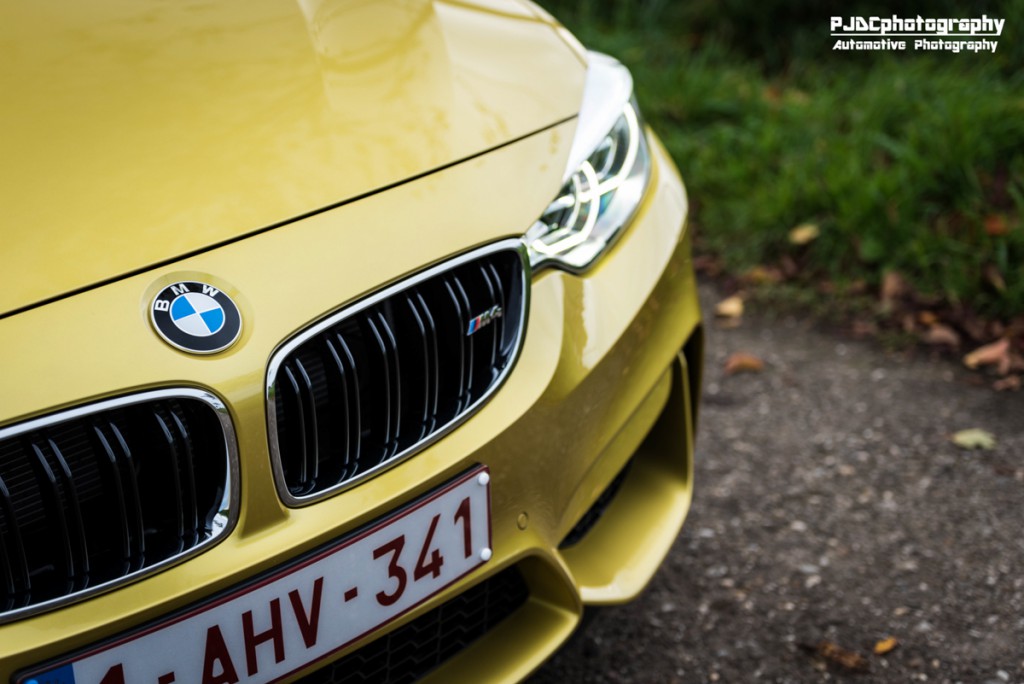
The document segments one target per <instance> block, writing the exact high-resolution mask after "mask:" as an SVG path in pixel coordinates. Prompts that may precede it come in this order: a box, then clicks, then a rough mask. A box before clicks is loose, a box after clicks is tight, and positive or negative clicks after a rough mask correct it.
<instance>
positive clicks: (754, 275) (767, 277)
mask: <svg viewBox="0 0 1024 684" xmlns="http://www.w3.org/2000/svg"><path fill="white" fill-rule="evenodd" d="M743 280H744V282H748V283H751V284H753V285H765V284H768V283H778V282H781V281H782V273H780V272H779V269H777V268H766V267H764V266H754V267H753V268H751V269H750V270H749V271H747V272H746V273H744V274H743Z"/></svg>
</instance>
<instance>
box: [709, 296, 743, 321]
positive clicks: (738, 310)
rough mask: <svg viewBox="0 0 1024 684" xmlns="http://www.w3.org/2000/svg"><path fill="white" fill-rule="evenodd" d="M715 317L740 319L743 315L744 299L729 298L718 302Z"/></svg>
mask: <svg viewBox="0 0 1024 684" xmlns="http://www.w3.org/2000/svg"><path fill="white" fill-rule="evenodd" d="M715 315H716V316H718V317H720V318H739V317H740V316H742V315H743V298H742V297H740V296H739V295H733V296H732V297H727V298H726V299H723V300H722V301H720V302H718V306H716V307H715Z"/></svg>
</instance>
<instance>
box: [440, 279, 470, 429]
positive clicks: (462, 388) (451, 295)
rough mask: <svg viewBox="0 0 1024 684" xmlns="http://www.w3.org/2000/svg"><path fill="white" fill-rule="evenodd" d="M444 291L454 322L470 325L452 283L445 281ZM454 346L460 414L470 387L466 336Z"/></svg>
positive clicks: (457, 406)
mask: <svg viewBox="0 0 1024 684" xmlns="http://www.w3.org/2000/svg"><path fill="white" fill-rule="evenodd" d="M444 289H445V291H446V292H447V293H448V303H449V305H450V306H451V307H452V309H453V311H454V320H456V321H460V322H461V321H467V325H468V321H469V315H468V314H467V313H466V312H465V311H463V310H462V302H461V300H460V299H459V296H458V295H457V294H456V293H455V289H454V288H453V287H452V284H451V282H450V281H448V280H445V282H444ZM453 346H455V350H456V351H457V353H458V356H457V357H456V359H457V360H456V361H455V365H456V373H457V375H456V377H458V385H457V387H458V389H457V391H456V404H455V412H456V413H459V412H461V411H462V408H463V402H464V401H465V398H466V390H467V386H468V383H467V382H466V375H467V374H468V373H469V364H468V363H467V359H466V353H467V349H466V346H467V345H466V336H465V335H459V337H458V340H457V344H456V345H453Z"/></svg>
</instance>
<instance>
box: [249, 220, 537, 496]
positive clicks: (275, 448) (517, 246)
mask: <svg viewBox="0 0 1024 684" xmlns="http://www.w3.org/2000/svg"><path fill="white" fill-rule="evenodd" d="M504 251H511V252H515V253H516V254H517V255H518V256H519V262H520V263H521V264H522V271H521V273H522V292H523V296H522V301H521V302H520V311H519V320H520V321H521V324H520V326H519V331H518V336H517V337H516V340H515V345H514V348H513V351H512V354H511V356H510V357H509V361H508V364H507V365H506V366H505V369H504V370H503V371H502V372H501V375H499V376H498V377H497V379H496V380H495V381H494V384H493V385H492V386H491V387H490V389H488V391H487V392H486V393H485V394H484V395H482V396H481V397H480V398H479V399H477V400H476V401H475V402H473V403H472V404H471V405H469V406H468V407H466V408H465V409H464V410H463V411H462V413H460V414H459V415H458V416H456V417H455V418H453V419H452V420H450V421H449V422H448V423H446V424H445V425H442V426H441V427H439V428H438V429H437V430H435V431H434V432H433V433H432V434H430V435H428V436H427V437H426V438H424V439H423V440H422V441H420V442H419V443H417V444H415V445H413V446H411V447H409V448H408V449H406V450H405V451H402V452H399V453H397V454H395V455H394V456H392V457H391V458H390V459H388V460H387V461H385V462H384V463H381V464H380V465H377V466H375V467H373V468H371V469H369V470H367V471H365V472H363V473H360V474H359V475H357V476H356V477H353V478H351V479H349V480H345V481H344V482H340V483H338V484H336V485H334V486H332V487H328V488H327V489H324V490H321V491H319V492H316V493H314V494H309V495H306V496H294V495H292V493H291V492H289V491H288V484H287V483H286V482H285V479H284V467H283V466H282V465H281V452H280V446H279V443H278V439H277V410H276V405H275V398H276V393H275V390H276V387H277V385H276V381H277V373H278V371H279V370H280V368H281V365H282V363H283V362H284V359H285V358H287V356H288V355H289V354H291V353H292V352H293V351H295V350H296V349H297V348H298V347H300V346H302V345H303V344H304V343H305V342H307V341H308V340H309V339H310V338H312V337H315V336H316V335H318V334H320V333H321V332H323V331H324V330H327V329H328V328H330V327H332V326H334V325H336V324H338V323H340V322H341V321H343V320H345V319H346V318H348V317H349V316H351V315H353V314H356V313H359V312H360V311H362V310H364V309H367V308H369V307H371V306H373V305H375V304H377V303H378V302H380V301H382V300H384V299H387V298H388V297H391V296H392V295H395V294H397V293H399V292H401V291H403V290H405V289H407V288H409V287H413V286H415V285H417V284H419V283H421V282H423V281H424V280H428V279H429V278H432V277H434V276H436V275H439V274H442V273H445V272H447V271H450V270H451V269H453V268H456V267H458V266H461V265H462V264H465V263H468V262H471V261H474V260H476V259H479V258H480V257H483V256H487V255H490V254H495V253H497V252H504ZM531 279H532V272H531V268H530V257H529V254H528V252H527V248H526V245H525V244H524V243H523V241H522V240H521V239H520V238H508V239H506V240H502V241H500V242H494V243H491V244H489V245H486V246H484V247H481V248H478V249H475V250H473V251H471V252H466V253H465V254H461V255H459V256H457V257H454V258H452V259H448V260H447V261H443V262H441V263H439V264H436V265H435V266H432V267H430V268H428V269H426V270H424V271H420V272H419V273H416V274H414V275H412V276H409V277H407V278H403V279H402V280H399V281H398V282H396V283H394V284H392V285H390V286H388V287H386V288H384V289H383V290H379V291H377V292H374V293H373V294H371V295H369V296H367V297H365V298H363V299H360V300H359V301H356V302H354V303H352V304H349V305H346V306H344V307H343V308H342V309H340V310H339V311H337V312H336V313H333V314H330V315H328V316H327V317H326V318H323V319H321V320H319V321H317V322H316V323H314V324H313V325H311V326H310V327H308V328H305V329H303V330H302V331H301V332H299V333H297V334H296V335H294V336H293V337H292V338H290V339H289V340H288V341H286V342H285V343H283V344H282V345H281V346H280V347H278V348H277V350H275V351H274V353H273V354H271V356H270V362H269V364H268V366H267V384H266V407H267V435H268V438H269V442H270V464H271V468H272V469H273V471H274V485H275V486H276V487H277V494H278V496H279V497H280V498H281V501H282V503H284V504H285V505H286V506H289V507H291V508H297V507H300V506H308V505H309V504H312V503H315V502H317V501H320V500H322V499H325V498H327V497H329V496H334V495H335V494H338V493H340V492H343V491H345V490H347V489H351V488H352V487H355V486H356V485H358V484H360V483H362V482H365V481H366V480H368V479H370V478H372V477H376V476H377V475H380V474H381V473H382V472H384V471H385V470H389V469H391V468H393V467H394V466H396V465H398V464H399V463H401V462H403V461H405V460H406V459H407V458H409V457H410V456H412V455H414V454H416V453H419V452H420V451H422V450H423V449H425V448H427V447H428V446H430V445H431V444H433V443H435V442H437V441H438V440H439V439H441V438H442V437H444V436H445V435H447V434H448V433H449V432H451V431H452V430H454V429H455V428H457V427H458V426H459V425H461V424H462V423H463V422H465V421H466V420H467V419H468V418H469V417H470V416H471V415H473V414H474V413H476V411H477V410H478V409H479V408H480V407H481V406H482V405H483V404H484V402H486V401H487V400H489V399H490V398H491V396H493V395H494V393H495V392H496V391H497V390H498V388H500V387H501V386H502V385H503V384H504V383H505V379H506V378H507V377H508V375H509V373H510V372H511V371H512V368H514V367H515V365H516V362H517V361H518V360H519V354H520V352H521V351H522V348H523V339H524V338H525V336H526V323H527V313H528V312H529V310H530V281H531Z"/></svg>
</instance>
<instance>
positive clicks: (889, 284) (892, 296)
mask: <svg viewBox="0 0 1024 684" xmlns="http://www.w3.org/2000/svg"><path fill="white" fill-rule="evenodd" d="M909 289H910V288H909V287H908V286H907V281H906V280H904V279H903V276H901V275H900V274H899V273H897V272H896V271H886V272H885V275H884V276H882V305H883V306H892V304H893V302H895V301H896V300H897V299H899V298H900V297H902V296H903V295H905V294H906V293H907V292H908V291H909Z"/></svg>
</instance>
